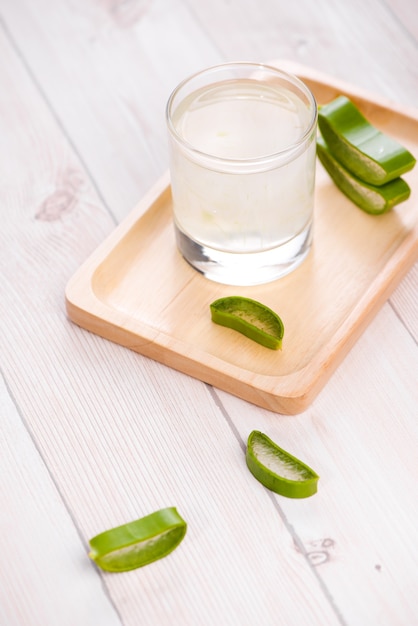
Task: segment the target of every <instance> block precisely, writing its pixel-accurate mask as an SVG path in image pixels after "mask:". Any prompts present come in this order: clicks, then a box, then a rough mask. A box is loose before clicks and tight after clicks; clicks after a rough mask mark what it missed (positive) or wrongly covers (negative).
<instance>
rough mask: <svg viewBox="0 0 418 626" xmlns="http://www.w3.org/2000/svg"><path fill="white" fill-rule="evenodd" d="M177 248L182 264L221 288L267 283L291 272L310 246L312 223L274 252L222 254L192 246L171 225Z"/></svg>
mask: <svg viewBox="0 0 418 626" xmlns="http://www.w3.org/2000/svg"><path fill="white" fill-rule="evenodd" d="M175 232H176V240H177V247H178V249H179V250H180V252H181V254H182V255H183V257H184V258H185V260H186V261H187V262H188V263H189V264H190V265H191V266H192V267H194V268H195V269H196V270H197V271H198V272H200V273H201V274H203V275H204V276H205V277H206V278H209V279H210V280H213V281H215V282H218V283H223V284H225V285H237V286H250V285H259V284H262V283H268V282H271V281H273V280H276V279H277V278H281V277H282V276H285V275H286V274H289V272H292V271H293V270H294V269H296V268H297V267H298V265H300V264H301V263H302V261H303V260H304V259H305V257H306V256H307V254H308V252H309V250H310V248H311V244H312V223H310V224H309V225H308V226H307V227H306V228H305V229H304V230H303V231H302V232H301V233H299V234H298V235H296V237H294V238H293V239H290V240H289V241H287V242H286V243H284V244H283V245H281V246H278V247H277V248H272V249H270V250H266V251H264V252H252V253H248V254H246V253H241V252H240V253H234V252H223V251H220V250H216V249H214V248H209V247H208V246H204V245H202V244H200V243H196V242H195V241H193V240H192V239H190V237H188V235H185V234H184V233H183V232H182V231H181V230H180V229H179V228H178V226H177V225H175Z"/></svg>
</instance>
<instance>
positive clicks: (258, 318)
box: [210, 296, 284, 350]
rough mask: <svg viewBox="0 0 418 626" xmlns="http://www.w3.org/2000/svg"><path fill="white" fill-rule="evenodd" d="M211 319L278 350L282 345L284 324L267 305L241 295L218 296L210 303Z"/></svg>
mask: <svg viewBox="0 0 418 626" xmlns="http://www.w3.org/2000/svg"><path fill="white" fill-rule="evenodd" d="M210 311H211V316H212V321H213V322H215V323H216V324H220V325H221V326H226V327H228V328H232V329H233V330H236V331H238V332H240V333H242V334H243V335H245V336H246V337H248V338H249V339H252V340H253V341H256V342H257V343H259V344H261V345H262V346H265V347H266V348H271V349H272V350H278V349H280V348H281V347H282V339H283V335H284V326H283V322H282V320H281V319H280V317H279V316H278V315H277V313H275V312H274V311H272V310H271V309H269V307H267V306H265V305H264V304H261V302H257V301H256V300H251V299H250V298H244V297H242V296H227V297H226V298H219V300H215V302H212V304H211V305H210Z"/></svg>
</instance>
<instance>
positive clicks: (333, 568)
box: [217, 305, 418, 626]
mask: <svg viewBox="0 0 418 626" xmlns="http://www.w3.org/2000/svg"><path fill="white" fill-rule="evenodd" d="M417 372H418V354H417V349H416V344H415V342H414V341H413V339H412V338H411V336H410V335H409V333H408V332H407V330H406V329H405V328H404V327H403V326H402V324H401V323H400V322H399V320H398V319H397V317H396V315H395V314H394V312H393V310H392V309H391V308H390V306H389V305H385V306H384V308H383V309H382V311H381V312H380V313H379V315H378V316H377V317H376V319H375V320H374V322H373V323H372V325H371V326H370V327H369V328H368V330H367V331H366V332H365V334H364V335H363V337H362V338H361V339H360V340H359V341H358V343H357V344H356V346H355V347H354V348H353V350H352V351H351V353H350V354H349V356H348V357H347V358H346V359H345V361H344V363H343V364H342V365H341V366H340V368H339V369H338V370H337V372H336V373H335V374H334V376H333V377H332V379H331V380H330V382H329V383H328V385H327V387H326V388H325V389H324V390H323V391H322V392H321V394H320V395H319V397H318V398H317V400H316V401H315V402H314V403H313V405H312V407H311V408H310V409H309V410H308V411H306V412H305V413H303V414H301V415H300V416H296V417H279V416H277V415H274V414H270V413H268V412H267V411H264V412H263V413H262V414H261V412H257V413H255V412H254V411H252V410H251V408H250V407H248V405H246V404H245V403H244V402H242V401H240V400H237V399H235V398H232V397H231V396H229V395H227V394H225V393H223V392H217V394H218V395H219V397H220V399H221V401H222V404H223V406H224V407H225V410H226V411H227V412H228V414H229V415H230V416H231V419H232V420H233V421H234V424H235V427H236V429H237V431H238V432H239V437H240V439H242V441H243V442H246V439H247V437H248V434H249V433H250V432H251V430H253V429H256V430H262V431H263V432H265V433H266V434H267V435H269V436H270V437H271V438H272V439H273V440H274V441H276V442H277V443H278V445H280V446H282V447H283V448H284V449H285V450H288V451H289V452H290V453H293V454H294V455H295V456H296V457H298V458H300V459H301V460H304V461H305V462H306V463H307V464H308V465H310V466H311V467H312V468H313V469H315V470H316V471H317V473H318V474H319V475H320V477H321V478H320V481H319V485H318V493H317V494H315V495H314V496H313V497H312V498H309V499H307V500H303V501H292V500H289V499H286V498H281V497H280V496H277V498H276V499H277V503H278V506H280V508H281V510H282V511H283V514H284V515H285V516H286V518H287V520H288V523H289V525H291V526H292V528H293V529H294V532H295V533H296V535H297V536H298V537H299V538H300V540H301V542H302V543H303V545H304V547H305V550H306V551H307V552H308V553H309V556H310V558H311V559H312V562H313V564H314V565H315V566H316V567H317V571H318V575H319V576H320V578H321V580H322V581H323V583H324V584H325V585H326V587H327V589H328V590H329V593H330V594H331V595H332V597H333V598H334V601H335V603H336V605H337V606H338V607H339V609H340V611H341V613H342V615H343V616H344V619H345V620H346V622H347V623H349V624H368V625H369V626H372V625H376V626H377V625H379V626H385V625H387V626H392V625H393V624H405V625H407V624H412V623H414V621H415V619H416V616H417V614H418V599H417V597H416V593H415V589H416V588H417V585H418V570H417V567H416V558H415V553H414V550H411V545H415V544H416V543H417V542H418V528H417V525H416V519H417V515H418V487H417V476H418V461H417V455H416V449H417V446H418V419H417V418H418V385H417ZM260 489H263V487H262V486H261V485H260Z"/></svg>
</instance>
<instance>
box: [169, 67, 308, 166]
mask: <svg viewBox="0 0 418 626" xmlns="http://www.w3.org/2000/svg"><path fill="white" fill-rule="evenodd" d="M234 67H236V68H243V67H252V68H254V70H261V71H263V70H264V71H268V72H272V73H274V74H277V76H279V77H280V78H283V79H286V80H288V81H289V82H291V83H293V85H295V86H296V87H298V88H299V89H300V91H301V92H303V93H304V95H305V96H306V97H307V98H308V101H309V102H310V104H311V105H312V116H311V119H310V121H309V124H308V125H307V128H306V130H305V132H304V133H303V135H302V136H301V137H300V138H299V139H298V140H296V141H294V142H293V143H292V144H291V145H289V146H287V147H286V148H283V149H281V150H278V151H277V152H270V153H268V154H264V155H262V156H257V157H245V158H230V157H220V156H217V155H215V154H211V153H209V152H204V151H202V150H199V149H198V148H196V147H195V146H193V144H191V143H190V142H188V141H186V140H185V139H184V138H183V137H182V135H181V134H180V133H178V132H177V130H176V128H175V126H174V124H173V121H172V106H173V102H174V99H175V97H176V96H177V95H178V94H179V92H180V91H181V89H183V87H185V86H186V85H187V84H188V83H190V82H191V81H192V80H194V79H196V78H199V77H200V76H204V75H205V74H208V75H209V74H211V73H213V72H215V71H218V70H227V69H228V68H230V69H233V68H234ZM165 117H166V123H167V127H168V130H169V132H170V134H171V135H172V136H173V137H174V139H175V140H176V141H177V142H178V143H179V144H181V145H182V147H183V148H185V149H186V150H187V151H189V152H190V153H192V154H195V155H196V156H197V157H200V158H204V159H207V160H208V161H211V162H214V163H215V162H216V163H226V164H230V165H233V164H235V165H243V166H244V165H249V164H254V165H262V164H266V163H269V162H271V161H274V160H276V159H279V158H281V157H283V156H285V155H286V154H291V153H292V152H297V151H298V149H299V148H300V146H302V145H303V144H304V143H305V142H306V140H307V139H308V138H309V136H310V134H311V133H312V131H313V129H314V128H315V126H316V123H317V119H318V105H317V102H316V99H315V96H314V95H313V93H312V91H311V90H310V88H309V87H308V86H307V85H306V84H305V83H304V82H303V80H301V79H300V78H298V76H295V75H294V74H291V73H289V72H286V71H284V70H282V69H280V68H279V67H275V66H274V65H268V64H266V63H257V62H251V61H232V62H227V63H220V64H217V65H211V66H209V67H206V68H205V69H203V70H199V71H198V72H195V73H193V74H190V75H189V76H187V77H186V78H184V79H183V80H182V81H181V82H180V83H179V84H178V85H177V86H176V87H175V88H174V89H173V91H172V92H171V94H170V96H169V98H168V100H167V105H166V109H165Z"/></svg>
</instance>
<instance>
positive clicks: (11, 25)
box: [0, 0, 418, 626]
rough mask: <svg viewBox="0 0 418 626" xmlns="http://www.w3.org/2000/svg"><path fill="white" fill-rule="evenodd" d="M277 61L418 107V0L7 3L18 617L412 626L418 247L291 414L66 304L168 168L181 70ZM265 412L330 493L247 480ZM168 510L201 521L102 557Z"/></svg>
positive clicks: (4, 462) (10, 457) (3, 442)
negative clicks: (152, 543) (150, 554)
mask: <svg viewBox="0 0 418 626" xmlns="http://www.w3.org/2000/svg"><path fill="white" fill-rule="evenodd" d="M279 58H286V59H289V60H292V61H296V62H300V63H303V64H307V65H310V66H312V67H314V68H316V69H317V70H320V71H323V72H327V73H329V74H331V75H333V76H335V77H338V78H339V79H343V80H347V81H349V82H351V83H353V84H356V85H358V86H359V87H361V88H365V89H368V90H369V91H370V92H371V93H376V94H378V95H379V96H382V97H385V98H388V99H390V100H391V101H393V102H396V103H401V104H403V105H408V106H417V101H418V98H417V97H418V71H417V68H418V12H417V11H416V4H415V1H414V0H397V1H396V2H395V0H370V1H368V2H364V1H363V0H350V2H348V1H347V2H335V1H332V0H328V1H327V0H318V1H317V2H311V1H310V0H299V2H293V3H289V2H285V1H284V0H261V1H260V2H257V3H255V2H251V1H250V0H232V1H231V2H224V1H223V0H211V2H204V1H203V0H195V1H192V0H154V1H152V0H149V1H140V0H131V1H130V2H127V1H126V0H56V1H55V2H54V1H53V0H37V2H33V1H30V0H13V2H12V1H11V0H0V211H1V228H0V255H1V297H0V313H1V344H0V354H1V368H2V374H3V377H2V383H1V388H0V393H1V415H0V420H1V422H0V429H1V436H0V507H1V508H0V554H1V565H0V624H1V626H17V625H19V626H29V625H30V626H35V625H36V626H38V625H39V626H67V625H68V626H70V625H71V626H93V625H94V626H96V625H100V626H117V625H120V624H124V625H126V626H128V625H129V626H130V625H132V626H137V625H138V624H144V625H147V626H148V625H156V626H159V625H168V624H170V625H175V624H178V625H191V626H197V625H209V624H210V625H212V624H213V625H215V624H216V625H222V626H224V625H228V624H231V625H236V624H241V625H248V626H253V625H255V624H260V625H263V626H270V625H272V626H273V625H274V626H275V625H283V626H293V625H295V626H299V625H302V624H303V625H307V624H309V625H310V626H311V625H318V626H319V625H320V626H324V625H328V624H347V625H348V624H349V625H353V626H358V625H367V626H371V625H379V626H382V625H391V626H392V625H393V626H401V625H405V626H411V625H412V624H417V623H418V594H417V590H418V565H417V554H416V552H417V549H416V546H417V545H418V524H417V519H418V486H417V485H418V480H417V479H418V461H417V459H418V456H417V448H418V348H417V340H418V295H417V294H418V264H416V265H415V266H414V267H413V268H412V270H411V271H410V272H409V273H408V274H407V276H406V277H405V278H404V279H403V280H402V282H401V283H400V285H399V286H398V287H397V289H396V290H395V292H394V293H393V294H392V296H391V297H390V299H389V301H388V302H387V303H386V304H384V306H383V307H382V308H381V310H380V311H379V312H378V314H377V315H376V317H375V318H374V319H373V321H372V322H371V323H370V325H369V327H368V328H367V330H366V331H365V332H364V334H363V335H362V336H361V338H360V339H359V340H358V342H357V343H356V345H355V346H354V347H353V348H352V350H351V351H350V353H349V354H348V356H347V357H346V358H345V360H344V361H343V363H342V364H341V365H340V367H339V368H338V369H337V371H336V372H335V373H334V375H333V376H332V377H331V379H330V380H329V382H328V383H327V384H326V386H325V387H324V389H323V390H322V391H321V393H320V394H319V396H318V397H317V398H316V399H315V401H314V402H313V404H312V405H311V406H310V407H309V408H308V409H307V410H306V411H304V412H303V413H302V414H299V415H297V416H284V415H279V414H276V413H272V412H269V411H267V410H264V409H261V408H258V407H256V406H254V405H252V404H249V403H247V402H245V401H243V400H241V399H239V398H237V397H234V396H232V395H229V394H227V393H225V392H221V391H219V390H218V389H216V388H212V387H210V386H209V385H206V384H205V383H203V382H200V381H199V380H196V379H193V378H190V377H188V376H186V375H185V374H182V373H180V372H177V371H174V370H171V369H170V368H168V367H166V366H164V365H162V364H160V363H158V362H156V361H152V360H150V359H147V358H145V357H143V356H141V355H139V354H136V353H134V352H132V351H130V350H128V349H125V348H123V347H122V346H119V345H116V344H114V343H111V342H109V341H106V340H104V339H101V338H100V337H98V336H97V335H94V334H91V333H89V332H87V331H86V330H83V329H81V328H79V327H78V326H76V325H74V324H72V323H71V322H70V321H69V320H68V318H67V316H66V311H65V302H64V291H65V287H66V284H67V282H68V280H69V279H70V277H71V276H72V275H73V274H74V272H75V271H76V270H77V268H78V267H79V266H80V264H81V263H82V262H83V261H84V260H85V259H86V258H87V257H88V256H89V255H90V253H92V252H93V251H94V250H95V249H96V248H97V246H98V245H99V244H100V243H101V242H102V241H103V240H104V239H105V238H106V236H107V235H109V234H110V233H111V232H112V231H113V229H114V228H115V226H116V224H117V223H118V222H120V221H121V220H123V218H124V217H125V216H126V215H128V213H129V212H130V211H131V209H132V208H133V206H134V205H135V204H136V203H137V202H138V200H139V199H140V198H141V197H142V196H143V195H144V194H145V193H146V191H147V190H148V189H149V188H150V187H151V186H152V185H153V184H154V183H155V181H156V180H157V179H158V178H159V176H160V175H161V174H163V173H164V172H165V171H166V169H167V165H168V161H167V146H166V131H165V122H164V107H165V102H166V100H167V98H168V95H169V93H170V91H171V90H172V89H173V87H174V86H175V85H176V84H177V83H178V82H179V80H181V79H182V78H184V77H185V76H187V75H188V74H190V73H191V72H193V71H197V70H199V69H201V68H203V67H205V66H208V65H212V64H216V63H218V62H222V61H229V60H255V61H266V60H270V59H279ZM341 287H342V288H343V287H344V286H343V285H342V286H341ZM253 429H257V430H261V431H263V432H265V433H266V434H268V435H269V436H270V437H271V438H272V439H274V440H275V441H277V442H278V443H279V445H281V446H282V447H283V448H285V449H287V450H289V451H290V452H293V453H294V454H295V455H296V456H298V457H299V458H301V459H303V460H304V461H305V462H306V463H308V465H310V466H312V467H313V468H314V469H315V470H316V471H317V472H318V474H319V475H320V476H321V479H320V482H319V490H318V493H317V494H316V495H315V496H313V497H311V498H307V499H305V500H290V499H286V498H283V497H280V496H276V495H272V494H271V492H268V491H267V490H266V489H264V487H262V486H261V485H260V484H259V483H258V482H257V481H255V480H254V478H253V477H252V476H251V474H250V473H249V472H248V470H247V468H246V466H245V455H244V450H245V442H246V439H247V436H248V434H249V432H250V431H251V430H253ZM166 506H176V507H177V508H178V510H179V512H180V513H181V515H182V516H183V517H184V518H185V519H186V521H187V522H188V531H187V535H186V537H185V539H184V541H183V542H182V544H181V545H180V546H179V547H178V549H177V550H176V551H175V552H173V553H172V554H171V555H170V556H169V557H167V558H166V559H163V560H160V561H158V562H156V563H154V564H151V565H149V566H147V567H144V568H141V569H138V570H135V571H131V572H129V573H123V574H104V573H103V572H101V571H100V570H98V569H97V568H96V567H95V565H94V564H93V563H92V562H91V561H90V559H89V558H88V556H87V553H88V540H89V538H90V537H92V536H93V535H95V534H97V533H99V532H101V531H103V530H105V529H107V528H110V527H113V526H116V525H118V524H123V523H125V522H128V521H130V520H133V519H137V518H139V517H142V516H143V515H146V514H148V513H150V512H152V511H155V510H157V509H159V508H163V507H166Z"/></svg>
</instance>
